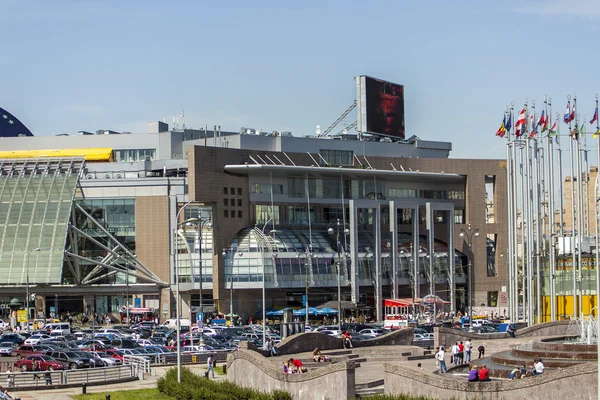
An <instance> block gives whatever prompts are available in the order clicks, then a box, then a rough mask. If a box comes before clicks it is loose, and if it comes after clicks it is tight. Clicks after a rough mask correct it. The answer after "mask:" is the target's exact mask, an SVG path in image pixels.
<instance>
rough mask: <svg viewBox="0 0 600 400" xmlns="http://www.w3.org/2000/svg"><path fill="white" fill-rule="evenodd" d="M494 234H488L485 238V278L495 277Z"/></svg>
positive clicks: (495, 235)
mask: <svg viewBox="0 0 600 400" xmlns="http://www.w3.org/2000/svg"><path fill="white" fill-rule="evenodd" d="M497 236H498V235H497V234H495V233H488V234H487V237H486V246H487V276H489V277H492V276H496V237H497Z"/></svg>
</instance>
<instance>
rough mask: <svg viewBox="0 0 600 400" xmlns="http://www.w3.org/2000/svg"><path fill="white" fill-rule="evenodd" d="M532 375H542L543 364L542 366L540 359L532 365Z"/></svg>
mask: <svg viewBox="0 0 600 400" xmlns="http://www.w3.org/2000/svg"><path fill="white" fill-rule="evenodd" d="M533 373H534V374H535V375H542V374H543V373H544V364H542V359H541V358H540V359H539V360H538V361H537V363H536V364H535V365H534V370H533Z"/></svg>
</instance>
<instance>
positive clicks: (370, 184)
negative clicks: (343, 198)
mask: <svg viewBox="0 0 600 400" xmlns="http://www.w3.org/2000/svg"><path fill="white" fill-rule="evenodd" d="M358 185H359V188H358V191H359V193H361V195H362V196H361V198H363V199H372V200H383V199H385V186H384V182H383V181H381V180H380V181H374V180H372V179H369V180H366V181H359V182H358Z"/></svg>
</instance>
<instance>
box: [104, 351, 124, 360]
mask: <svg viewBox="0 0 600 400" xmlns="http://www.w3.org/2000/svg"><path fill="white" fill-rule="evenodd" d="M102 352H103V353H106V354H107V355H108V356H109V357H110V358H116V359H118V360H121V361H123V354H124V353H123V352H122V351H120V350H115V349H106V350H102Z"/></svg>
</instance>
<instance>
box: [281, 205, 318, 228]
mask: <svg viewBox="0 0 600 400" xmlns="http://www.w3.org/2000/svg"><path fill="white" fill-rule="evenodd" d="M310 220H311V222H314V221H316V219H315V209H314V208H313V207H311V208H310ZM287 222H288V224H289V225H308V212H307V208H306V207H303V206H288V215H287Z"/></svg>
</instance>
